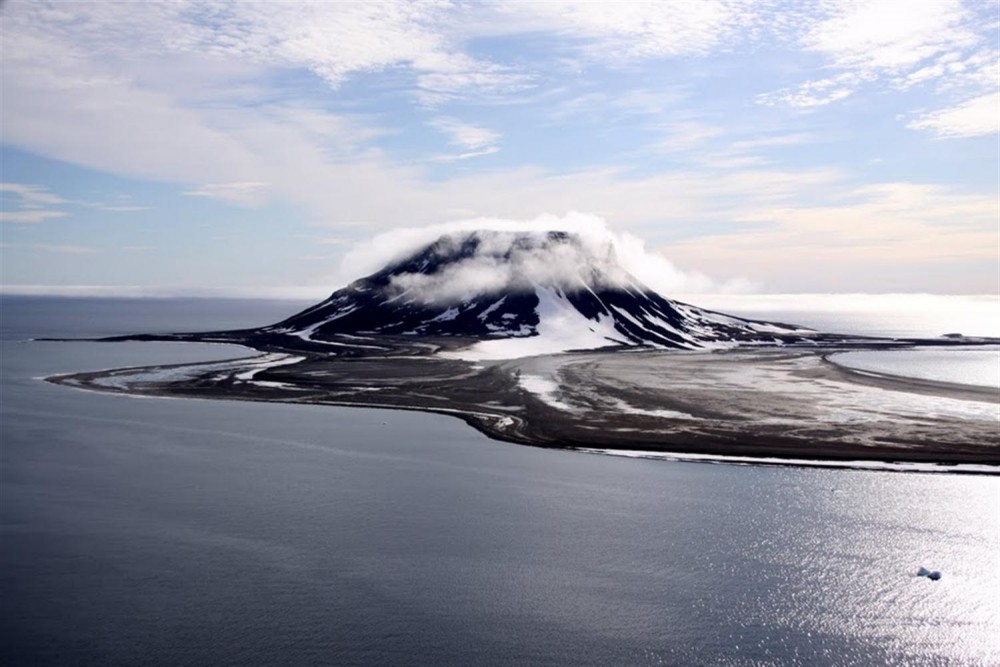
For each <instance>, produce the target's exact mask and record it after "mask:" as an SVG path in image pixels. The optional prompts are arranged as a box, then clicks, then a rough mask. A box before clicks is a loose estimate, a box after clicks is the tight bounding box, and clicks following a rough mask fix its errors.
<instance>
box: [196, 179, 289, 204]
mask: <svg viewBox="0 0 1000 667" xmlns="http://www.w3.org/2000/svg"><path fill="white" fill-rule="evenodd" d="M268 187H270V183H263V182H260V181H240V182H235V183H206V184H204V185H202V186H200V187H197V188H194V189H191V190H185V191H184V194H185V195H186V196H188V197H210V198H212V199H220V200H222V201H227V202H229V203H231V204H237V205H240V206H254V205H256V204H259V203H260V202H261V201H263V200H264V196H263V191H265V190H267V188H268Z"/></svg>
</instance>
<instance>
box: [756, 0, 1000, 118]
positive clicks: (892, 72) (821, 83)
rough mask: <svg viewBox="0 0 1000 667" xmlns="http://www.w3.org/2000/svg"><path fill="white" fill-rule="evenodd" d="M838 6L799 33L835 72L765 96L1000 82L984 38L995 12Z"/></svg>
mask: <svg viewBox="0 0 1000 667" xmlns="http://www.w3.org/2000/svg"><path fill="white" fill-rule="evenodd" d="M831 7H832V9H831V10H829V11H827V12H826V16H825V18H824V19H823V20H821V21H819V22H813V25H812V27H810V28H809V29H807V30H806V31H804V32H803V33H801V34H800V36H799V37H798V38H797V39H798V42H799V43H800V45H801V47H802V48H803V49H804V50H805V51H806V52H810V53H813V54H817V55H820V56H822V57H823V58H824V59H825V60H826V65H825V67H826V69H827V70H828V71H831V72H833V73H832V74H829V75H827V76H823V77H820V78H815V79H810V80H807V81H805V82H803V83H801V84H799V85H797V86H794V87H791V88H784V89H781V90H778V91H774V92H769V93H764V94H761V95H759V96H758V97H757V101H758V102H760V103H762V104H768V105H789V106H792V107H799V108H816V107H821V106H826V105H829V104H832V103H834V102H837V101H840V100H843V99H845V98H847V97H850V96H852V95H854V94H855V93H856V92H857V91H858V90H859V89H860V88H861V87H863V86H866V85H874V84H876V83H878V82H882V83H884V84H885V85H886V86H888V87H891V88H896V89H906V88H909V87H911V86H915V85H928V84H936V85H938V86H939V87H941V88H942V89H954V88H955V87H956V86H957V85H958V84H959V83H962V84H965V85H966V86H969V85H971V86H973V87H974V88H976V89H978V90H980V91H982V89H983V88H984V87H986V88H987V89H992V88H995V86H996V76H991V75H990V73H991V72H995V69H996V61H997V51H996V48H995V46H990V44H989V42H987V41H986V40H985V39H984V38H983V34H985V33H987V31H988V26H989V25H990V24H991V22H992V23H994V24H995V20H996V17H995V16H993V17H992V19H989V18H985V17H983V16H981V15H979V14H977V13H976V12H974V11H971V10H970V9H969V8H968V7H967V6H966V5H964V4H963V3H962V2H961V0H931V1H926V2H912V3H900V2H896V1H895V0H873V1H872V0H866V1H860V0H855V1H851V2H844V3H838V4H835V5H832V6H831ZM821 11H822V10H821ZM803 19H805V20H809V19H808V18H807V17H803Z"/></svg>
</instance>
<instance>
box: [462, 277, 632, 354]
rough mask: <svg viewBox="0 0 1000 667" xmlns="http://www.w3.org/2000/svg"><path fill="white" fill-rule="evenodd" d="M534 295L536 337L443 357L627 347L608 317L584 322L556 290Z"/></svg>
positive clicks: (543, 289)
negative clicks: (536, 301) (536, 324)
mask: <svg viewBox="0 0 1000 667" xmlns="http://www.w3.org/2000/svg"><path fill="white" fill-rule="evenodd" d="M535 294H536V296H538V308H537V309H536V312H537V313H538V326H537V327H536V329H535V330H536V333H537V335H535V336H526V337H523V338H505V339H501V340H488V341H483V342H481V343H476V344H475V345H472V346H471V347H468V348H466V349H464V350H455V351H453V352H448V353H445V354H444V355H443V356H448V357H451V358H453V359H465V360H467V361H486V360H491V359H517V358H520V357H531V356H535V355H539V354H558V353H560V352H568V351H569V350H593V349H596V348H601V347H608V346H610V345H626V344H628V343H627V341H625V340H623V339H622V337H621V334H619V333H618V332H617V331H616V330H615V325H614V319H613V318H612V317H610V316H609V315H600V316H599V317H598V319H596V320H591V319H587V318H586V317H584V316H583V314H582V313H581V312H580V311H579V310H577V309H576V307H575V306H574V305H573V304H572V303H570V302H569V300H568V299H567V298H566V296H565V295H564V294H563V293H562V291H561V290H558V289H553V288H549V287H538V288H536V289H535Z"/></svg>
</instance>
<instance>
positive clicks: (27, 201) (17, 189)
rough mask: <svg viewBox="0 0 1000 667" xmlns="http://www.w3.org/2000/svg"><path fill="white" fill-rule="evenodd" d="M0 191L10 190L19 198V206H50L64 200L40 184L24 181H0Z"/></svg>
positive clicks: (62, 202) (63, 202) (64, 201)
mask: <svg viewBox="0 0 1000 667" xmlns="http://www.w3.org/2000/svg"><path fill="white" fill-rule="evenodd" d="M0 192H10V193H12V194H14V195H16V196H17V197H18V198H19V199H20V204H21V206H24V207H26V208H28V207H32V206H51V205H58V204H65V203H66V200H65V199H63V198H62V197H60V196H59V195H56V194H53V193H51V192H49V191H48V189H47V188H45V187H43V186H41V185H28V184H25V183H0Z"/></svg>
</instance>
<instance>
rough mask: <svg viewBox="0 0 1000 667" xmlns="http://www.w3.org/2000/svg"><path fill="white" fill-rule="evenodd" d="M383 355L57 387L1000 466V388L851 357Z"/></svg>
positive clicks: (732, 452)
mask: <svg viewBox="0 0 1000 667" xmlns="http://www.w3.org/2000/svg"><path fill="white" fill-rule="evenodd" d="M200 339H201V340H203V341H204V340H210V339H211V336H200ZM219 342H236V341H235V340H231V339H230V340H226V341H221V340H220V341H219ZM379 343H380V344H382V345H384V344H385V341H379ZM374 347H375V345H374V342H373V341H361V340H359V339H356V338H354V339H351V340H345V342H344V343H343V344H342V349H341V350H340V351H341V354H337V355H335V354H330V353H329V348H327V349H326V350H323V351H317V350H313V349H309V347H308V346H304V347H302V348H299V347H296V348H295V349H287V348H285V349H282V348H276V347H275V346H268V347H267V348H266V349H267V352H266V353H265V354H263V355H261V356H254V357H247V358H244V359H237V360H229V361H224V362H209V363H198V364H189V365H169V366H147V367H139V368H129V369H117V370H107V371H98V372H89V373H75V374H71V375H62V376H56V377H52V378H49V379H50V380H51V381H53V382H56V383H58V384H64V385H70V386H75V387H78V388H84V389H92V390H98V391H109V392H118V393H129V394H138V395H153V396H172V397H187V398H212V399H233V400H246V401H271V402H283V403H305V404H326V405H340V406H360V407H377V408H396V409H405V410H420V411H427V412H435V413H442V414H447V415H452V416H455V417H458V418H460V419H463V420H464V421H465V422H466V423H468V424H469V425H471V426H473V427H474V428H476V429H478V430H479V431H481V432H483V433H484V434H486V435H487V436H489V437H491V438H495V439H497V440H503V441H507V442H514V443H519V444H525V445H534V446H541V447H556V448H568V449H579V450H587V451H594V450H598V451H605V452H609V453H613V452H629V453H632V454H636V453H638V454H639V455H642V454H643V453H648V454H651V455H655V454H658V453H669V454H675V455H684V454H689V455H692V456H695V457H698V456H702V457H703V456H709V457H722V458H723V459H724V458H725V457H736V458H739V459H747V460H749V461H750V462H753V461H755V460H758V461H760V462H768V463H774V462H781V461H794V462H796V463H797V464H813V465H824V464H826V465H835V464H836V465H843V464H844V463H845V462H854V463H857V464H858V466H859V467H864V466H865V464H866V463H870V462H889V463H894V464H900V466H901V467H902V468H903V469H905V466H906V464H942V465H941V467H940V468H941V469H942V470H954V471H963V470H964V471H969V472H1000V432H998V428H997V424H998V420H1000V393H998V392H997V391H996V390H995V389H991V388H988V387H974V386H969V385H958V384H950V383H944V382H937V381H933V380H925V379H915V378H903V377H898V376H890V375H885V374H879V373H872V372H869V371H862V370H855V369H850V368H846V367H843V366H840V365H838V364H836V363H835V362H833V361H831V360H830V358H829V357H830V356H831V355H832V354H834V353H836V352H839V351H843V349H844V348H843V347H837V346H830V347H825V346H813V347H809V348H791V347H786V348H782V347H776V348H760V349H753V348H737V349H733V350H717V351H706V352H679V351H662V350H649V349H640V350H621V349H611V350H606V351H605V350H596V351H587V352H572V353H565V354H556V355H542V356H536V357H526V358H521V359H511V360H502V361H477V362H470V361H467V360H462V359H457V358H448V350H447V349H444V352H443V354H442V348H451V349H454V348H455V347H456V342H455V341H436V343H434V344H428V343H427V342H422V343H420V344H419V345H417V344H416V342H415V341H404V342H401V343H400V344H399V345H395V346H390V347H391V353H389V354H386V350H385V349H382V350H381V351H379V350H373V348H374ZM429 351H435V352H437V353H438V354H435V355H431V354H428V352H429Z"/></svg>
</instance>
